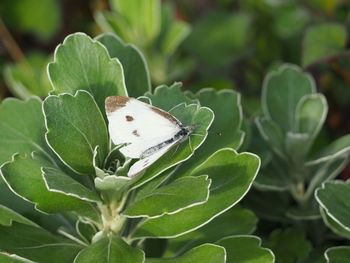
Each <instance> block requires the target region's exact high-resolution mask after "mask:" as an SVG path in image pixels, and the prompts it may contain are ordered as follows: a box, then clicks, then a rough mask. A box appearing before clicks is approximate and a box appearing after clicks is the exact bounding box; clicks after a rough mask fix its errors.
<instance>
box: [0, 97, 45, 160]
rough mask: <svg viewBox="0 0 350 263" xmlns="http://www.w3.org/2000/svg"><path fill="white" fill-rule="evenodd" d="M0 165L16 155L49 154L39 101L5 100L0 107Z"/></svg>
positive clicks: (35, 99)
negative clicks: (34, 152) (33, 152)
mask: <svg viewBox="0 0 350 263" xmlns="http://www.w3.org/2000/svg"><path fill="white" fill-rule="evenodd" d="M0 145H1V147H0V164H2V163H4V162H5V161H8V160H10V159H11V156H12V155H13V154H14V153H16V152H20V153H26V154H30V153H31V152H32V151H37V152H40V153H42V154H44V155H49V153H51V150H50V148H49V147H48V146H47V144H46V141H45V120H44V116H43V113H42V110H41V101H40V100H39V99H38V98H31V99H29V100H27V101H20V100H18V99H12V98H11V99H6V100H4V101H3V102H2V103H1V105H0Z"/></svg>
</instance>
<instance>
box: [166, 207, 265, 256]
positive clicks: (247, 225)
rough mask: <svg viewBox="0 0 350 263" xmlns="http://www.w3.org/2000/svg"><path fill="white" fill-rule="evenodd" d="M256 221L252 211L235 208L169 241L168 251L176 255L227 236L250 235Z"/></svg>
mask: <svg viewBox="0 0 350 263" xmlns="http://www.w3.org/2000/svg"><path fill="white" fill-rule="evenodd" d="M257 221H258V219H257V217H256V216H255V215H254V213H253V212H252V211H250V210H248V209H243V208H241V207H239V206H235V207H232V208H231V209H229V210H228V211H226V212H225V213H223V214H221V215H219V216H218V217H216V218H214V219H213V220H212V221H210V222H209V223H208V224H206V225H204V226H203V227H201V228H198V229H196V230H194V231H192V232H189V233H187V234H185V235H182V236H179V237H177V238H174V239H170V240H169V241H168V244H169V250H170V251H172V252H174V253H176V254H177V253H179V251H180V249H181V250H183V249H185V248H186V249H188V248H189V247H194V246H198V245H199V244H203V243H212V242H216V241H218V240H219V239H221V238H224V237H227V236H233V235H246V234H251V233H252V232H253V231H254V230H255V227H256V224H257Z"/></svg>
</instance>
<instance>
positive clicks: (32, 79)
mask: <svg viewBox="0 0 350 263" xmlns="http://www.w3.org/2000/svg"><path fill="white" fill-rule="evenodd" d="M48 62H49V60H48V58H47V57H46V56H45V55H43V54H41V53H31V54H28V55H27V57H26V59H25V60H23V61H21V62H19V63H17V64H9V65H7V66H6V67H5V69H4V79H5V81H6V84H7V86H8V88H9V89H10V91H11V92H12V93H13V94H14V95H15V96H17V97H19V98H21V99H28V98H29V97H30V96H31V95H37V96H42V97H44V96H47V95H48V94H49V92H50V91H51V90H52V86H51V83H50V81H49V78H48V76H47V72H46V66H47V63H48Z"/></svg>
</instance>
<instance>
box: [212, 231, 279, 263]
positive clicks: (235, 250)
mask: <svg viewBox="0 0 350 263" xmlns="http://www.w3.org/2000/svg"><path fill="white" fill-rule="evenodd" d="M216 244H217V245H220V246H223V247H224V248H225V250H226V253H227V259H226V262H227V263H238V262H241V263H243V262H249V263H274V262H275V256H274V254H273V253H272V251H271V250H270V249H267V248H263V247H261V239H260V238H258V237H256V236H244V235H242V236H230V237H225V238H223V239H221V240H219V241H218V242H216Z"/></svg>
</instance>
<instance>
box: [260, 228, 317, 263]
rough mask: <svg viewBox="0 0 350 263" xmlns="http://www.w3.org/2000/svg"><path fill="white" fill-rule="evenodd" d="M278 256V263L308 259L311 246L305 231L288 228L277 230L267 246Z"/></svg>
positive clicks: (291, 262)
mask: <svg viewBox="0 0 350 263" xmlns="http://www.w3.org/2000/svg"><path fill="white" fill-rule="evenodd" d="M265 246H266V247H268V248H270V249H271V250H272V251H273V253H274V254H275V256H276V263H294V262H297V261H299V260H302V259H304V258H306V257H307V255H308V254H309V253H310V251H311V248H312V247H311V244H310V242H309V241H307V240H306V237H305V233H304V232H303V230H301V229H298V228H287V229H285V230H280V229H278V230H275V231H273V232H272V233H271V235H270V238H269V240H268V242H266V244H265Z"/></svg>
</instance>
